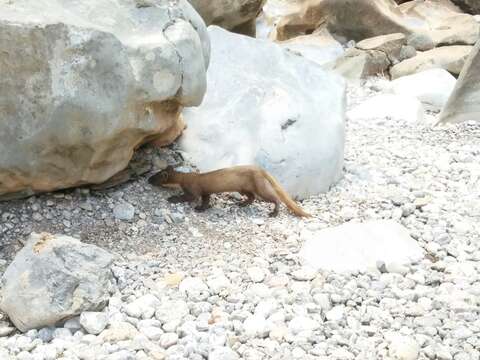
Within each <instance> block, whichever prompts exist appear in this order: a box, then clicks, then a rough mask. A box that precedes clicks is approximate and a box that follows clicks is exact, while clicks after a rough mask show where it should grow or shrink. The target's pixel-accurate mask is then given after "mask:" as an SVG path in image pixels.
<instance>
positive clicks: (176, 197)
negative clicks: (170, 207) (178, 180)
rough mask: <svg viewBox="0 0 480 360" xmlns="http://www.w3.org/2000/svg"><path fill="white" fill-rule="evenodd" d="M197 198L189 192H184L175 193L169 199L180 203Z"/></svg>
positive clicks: (173, 202)
mask: <svg viewBox="0 0 480 360" xmlns="http://www.w3.org/2000/svg"><path fill="white" fill-rule="evenodd" d="M194 200H195V196H193V195H192V194H190V193H188V192H184V193H183V194H182V195H173V196H170V197H169V198H168V199H167V201H168V202H171V203H172V204H178V203H182V202H191V201H194Z"/></svg>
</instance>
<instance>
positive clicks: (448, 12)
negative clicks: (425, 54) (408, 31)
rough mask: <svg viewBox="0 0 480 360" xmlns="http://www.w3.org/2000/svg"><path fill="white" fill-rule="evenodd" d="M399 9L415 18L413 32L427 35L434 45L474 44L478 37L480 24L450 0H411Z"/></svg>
mask: <svg viewBox="0 0 480 360" xmlns="http://www.w3.org/2000/svg"><path fill="white" fill-rule="evenodd" d="M401 10H402V12H403V13H404V14H405V15H406V16H408V17H411V18H412V19H415V21H416V26H415V32H417V33H418V34H421V35H424V36H428V37H429V38H430V39H431V40H432V42H433V44H434V45H435V46H444V45H474V44H475V42H476V41H477V39H478V36H479V31H480V25H479V24H478V23H477V22H476V21H475V19H474V18H473V16H471V15H469V14H463V13H462V12H461V11H460V10H459V9H458V8H457V7H456V6H454V5H453V4H452V3H451V2H450V1H437V0H426V1H411V2H408V3H405V4H404V5H402V6H401ZM417 50H421V49H417ZM425 50H427V49H425Z"/></svg>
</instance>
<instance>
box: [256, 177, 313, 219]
mask: <svg viewBox="0 0 480 360" xmlns="http://www.w3.org/2000/svg"><path fill="white" fill-rule="evenodd" d="M262 172H263V175H264V176H265V178H266V179H267V180H268V182H269V183H270V185H272V187H273V189H274V190H275V192H276V193H277V195H278V197H279V198H280V200H282V202H283V203H284V204H285V205H286V206H287V207H288V208H289V209H290V211H291V212H293V213H294V214H295V215H297V216H303V217H312V215H310V214H309V213H307V212H305V211H304V210H303V209H302V208H301V207H300V206H298V205H297V203H296V202H295V201H294V200H293V199H292V198H291V197H290V195H288V194H287V192H286V191H285V190H283V188H282V186H281V185H280V183H279V182H278V181H277V180H276V179H275V178H274V177H273V176H272V175H270V174H269V173H268V172H266V171H265V170H262Z"/></svg>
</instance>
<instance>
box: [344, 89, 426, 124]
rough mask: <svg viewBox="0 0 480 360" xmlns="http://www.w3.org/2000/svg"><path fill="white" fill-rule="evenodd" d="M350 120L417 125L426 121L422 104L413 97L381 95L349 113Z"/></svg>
mask: <svg viewBox="0 0 480 360" xmlns="http://www.w3.org/2000/svg"><path fill="white" fill-rule="evenodd" d="M347 117H348V118H349V119H355V120H369V119H376V120H378V119H387V120H388V119H393V120H403V121H406V122H409V123H415V122H419V121H422V120H423V119H424V108H423V106H422V103H421V102H420V101H419V100H417V99H416V98H414V97H412V96H406V95H394V94H381V95H377V96H374V97H372V98H370V99H368V100H366V101H365V102H363V103H361V104H359V105H357V106H355V107H354V108H353V109H351V110H349V111H348V112H347Z"/></svg>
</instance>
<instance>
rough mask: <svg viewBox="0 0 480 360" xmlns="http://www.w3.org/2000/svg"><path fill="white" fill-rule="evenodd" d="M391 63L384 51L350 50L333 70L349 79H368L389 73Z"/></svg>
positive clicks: (337, 61) (338, 60)
mask: <svg viewBox="0 0 480 360" xmlns="http://www.w3.org/2000/svg"><path fill="white" fill-rule="evenodd" d="M390 66H391V62H390V60H389V58H388V56H387V55H386V54H385V53H384V52H383V51H378V50H360V49H356V48H352V49H348V50H347V51H345V54H344V55H343V56H342V57H340V58H338V59H337V60H336V61H335V63H334V64H333V66H332V68H333V70H334V71H335V72H336V73H338V74H340V75H342V76H344V77H346V78H348V79H352V80H353V79H366V78H368V77H371V76H375V75H383V74H385V73H388V69H389V67H390Z"/></svg>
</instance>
